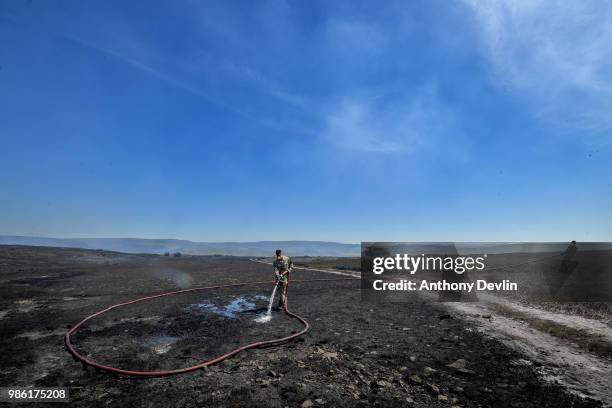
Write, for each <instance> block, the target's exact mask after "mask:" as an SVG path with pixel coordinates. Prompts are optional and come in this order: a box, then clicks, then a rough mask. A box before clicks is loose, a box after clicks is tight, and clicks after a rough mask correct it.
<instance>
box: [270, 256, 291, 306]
mask: <svg viewBox="0 0 612 408" xmlns="http://www.w3.org/2000/svg"><path fill="white" fill-rule="evenodd" d="M272 265H273V266H274V275H275V276H276V286H277V287H278V290H279V291H280V299H279V300H278V307H281V308H282V307H284V306H285V305H286V304H287V280H288V279H289V272H291V270H292V269H293V262H292V261H291V258H289V257H288V256H285V255H283V253H282V251H281V250H280V249H277V250H276V259H275V260H274V263H273V264H272Z"/></svg>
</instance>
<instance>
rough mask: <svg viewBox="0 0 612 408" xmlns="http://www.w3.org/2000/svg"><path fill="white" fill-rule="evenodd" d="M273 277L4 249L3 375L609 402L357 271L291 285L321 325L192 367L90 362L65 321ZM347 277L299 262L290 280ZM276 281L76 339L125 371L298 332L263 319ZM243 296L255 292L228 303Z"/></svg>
mask: <svg viewBox="0 0 612 408" xmlns="http://www.w3.org/2000/svg"><path fill="white" fill-rule="evenodd" d="M271 276H272V273H271V271H270V267H269V266H267V265H264V264H261V263H255V262H252V261H249V260H248V259H240V258H230V257H182V258H168V257H163V256H154V255H126V254H118V253H112V252H103V251H84V250H71V249H50V248H32V247H10V246H3V247H0V291H1V296H0V302H1V308H0V334H1V337H0V342H1V345H0V347H1V350H2V353H0V370H1V371H0V386H67V387H69V388H70V392H71V404H72V405H74V406H83V407H91V406H106V405H109V406H169V407H189V406H199V407H205V406H210V407H218V406H236V407H238V406H249V407H254V406H255V407H257V406H262V407H264V406H265V407H269V406H272V407H276V406H278V407H284V406H290V407H294V406H313V407H314V406H329V407H336V406H363V407H366V406H416V407H431V406H434V407H436V406H438V407H451V406H459V407H489V406H490V407H569V406H572V407H591V406H599V404H598V403H597V402H596V401H592V400H588V399H584V398H578V397H575V396H572V395H570V394H568V393H566V392H565V390H564V389H563V388H562V387H560V386H557V385H554V384H550V383H545V382H544V381H542V380H541V379H540V378H539V377H538V375H537V371H538V367H537V365H535V364H533V363H532V362H529V361H526V360H525V359H524V356H521V355H519V354H517V353H516V352H514V351H511V350H509V349H508V348H506V347H504V346H503V345H501V344H500V343H497V342H496V341H494V340H491V339H488V338H484V337H482V336H481V335H480V334H479V333H477V331H475V330H474V329H473V328H472V327H471V326H470V325H468V324H466V323H465V322H464V321H462V320H460V319H459V318H457V317H456V316H453V315H449V314H448V312H447V311H445V310H444V309H441V306H440V305H439V304H435V303H411V304H367V303H362V302H361V298H360V292H359V281H350V280H336V281H329V282H310V283H297V282H295V283H292V284H290V289H289V291H290V295H289V296H290V308H291V310H293V311H295V312H296V313H298V314H300V315H302V316H304V317H305V318H306V319H307V320H308V321H309V322H310V324H311V330H310V331H309V332H308V333H307V334H306V335H304V336H302V337H301V338H299V339H298V340H297V341H293V342H290V343H288V344H286V345H284V346H279V347H269V348H265V349H256V350H250V351H246V352H243V353H241V354H239V355H237V356H236V357H234V358H232V359H230V360H227V361H225V362H223V363H221V364H219V365H217V366H213V367H211V368H209V369H207V370H201V371H198V372H195V373H191V374H185V375H179V376H173V377H165V378H152V379H139V378H131V377H116V376H113V375H109V374H105V373H96V372H95V371H94V370H91V369H90V370H87V371H83V370H82V368H81V365H80V364H79V363H76V362H74V361H73V360H72V358H71V357H70V355H69V354H68V353H67V352H66V351H65V350H64V346H63V341H62V337H63V334H64V333H65V331H66V329H67V328H68V327H70V325H72V324H74V323H76V322H78V321H79V320H81V319H82V318H83V317H85V316H87V315H89V314H92V313H93V312H95V311H98V310H100V309H102V308H104V307H107V306H109V305H112V304H115V303H119V302H122V301H126V300H131V299H134V298H137V297H142V296H147V295H150V294H154V293H161V292H165V291H170V290H176V289H181V288H191V287H199V286H207V285H213V284H222V283H238V282H250V281H262V280H268V279H271ZM337 277H338V276H336V275H330V274H325V273H318V272H311V271H295V272H294V274H293V275H292V277H291V278H292V279H333V278H337ZM271 289H272V286H271V285H258V286H249V287H242V288H232V289H216V290H206V291H200V292H195V293H189V294H184V295H179V296H173V297H172V298H160V299H156V300H152V301H147V302H142V303H137V304H134V305H130V306H126V307H122V308H117V309H114V310H112V311H111V312H109V313H107V314H104V315H101V316H99V317H96V318H94V319H92V320H91V321H89V322H88V323H87V324H86V325H85V327H83V329H82V330H80V331H79V332H78V333H77V334H76V335H75V336H74V343H75V345H76V347H77V348H78V350H79V351H80V352H81V353H83V354H84V355H86V356H88V357H89V358H92V359H95V360H96V361H99V362H101V363H105V364H110V365H114V366H117V367H121V368H126V369H134V370H162V369H172V368H179V367H185V366H189V365H193V364H196V363H198V362H200V361H202V360H206V359H209V358H212V357H214V356H217V355H219V354H221V353H223V352H225V351H228V350H230V349H232V348H235V347H237V346H239V345H242V344H245V343H250V342H253V341H259V340H265V339H271V338H275V337H283V336H286V335H288V334H290V333H292V332H295V331H296V330H300V329H301V325H300V324H299V323H298V322H296V321H295V320H293V319H290V318H289V317H288V316H286V315H284V314H283V313H282V311H279V310H276V311H275V312H274V313H273V319H272V321H271V322H270V323H267V324H261V323H257V322H255V321H254V319H255V318H256V317H257V315H258V314H259V313H262V312H263V311H264V309H265V307H266V305H267V300H266V299H265V298H266V297H267V296H268V295H269V292H270V291H271ZM236 299H244V300H246V301H247V302H250V303H251V304H247V306H246V307H242V308H239V310H237V311H235V312H232V313H230V314H229V315H227V313H226V314H224V313H225V312H226V311H227V310H226V309H227V306H228V305H231V304H232V302H233V301H235V300H236ZM230 309H231V308H230ZM230 311H231V310H230ZM457 360H459V361H457Z"/></svg>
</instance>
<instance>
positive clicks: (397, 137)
mask: <svg viewBox="0 0 612 408" xmlns="http://www.w3.org/2000/svg"><path fill="white" fill-rule="evenodd" d="M456 125H457V123H456V117H455V115H454V114H453V112H452V110H451V109H450V108H449V107H448V106H446V105H445V104H444V103H443V102H442V101H441V100H440V98H439V97H438V95H437V91H436V88H435V87H434V86H431V85H428V86H424V87H422V88H420V89H417V90H415V92H414V93H413V94H412V95H411V97H410V98H408V99H406V98H403V97H402V98H399V100H398V98H392V100H385V98H363V97H357V98H348V99H344V100H343V101H342V102H340V103H338V104H337V105H336V106H335V108H333V109H332V110H331V111H330V113H329V114H328V116H327V118H326V120H325V127H324V130H323V132H322V135H321V138H322V140H323V141H324V142H325V143H329V144H332V145H334V146H336V147H338V148H341V149H347V150H355V151H363V152H371V153H383V154H392V153H400V152H403V153H410V152H415V151H417V150H419V149H423V148H427V147H428V146H432V145H434V144H435V143H440V141H441V140H442V139H447V138H449V137H451V136H452V134H453V133H454V134H455V135H457V134H458V133H459V128H458V126H456Z"/></svg>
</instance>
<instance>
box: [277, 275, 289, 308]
mask: <svg viewBox="0 0 612 408" xmlns="http://www.w3.org/2000/svg"><path fill="white" fill-rule="evenodd" d="M276 287H277V288H278V289H277V290H278V294H279V299H278V307H283V306H284V305H286V304H287V278H285V279H279V280H278V282H277V283H276Z"/></svg>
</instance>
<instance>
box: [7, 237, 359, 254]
mask: <svg viewBox="0 0 612 408" xmlns="http://www.w3.org/2000/svg"><path fill="white" fill-rule="evenodd" d="M0 245H31V246H48V247H64V248H83V249H103V250H107V251H118V252H128V253H145V254H161V253H164V252H170V253H172V252H181V253H183V254H189V255H214V254H218V255H235V256H270V255H271V254H274V251H275V250H276V249H277V248H282V249H283V252H285V253H286V254H288V255H292V256H297V255H302V256H359V255H360V251H361V249H360V244H341V243H338V242H326V241H258V242H193V241H187V240H180V239H142V238H43V237H26V236H14V235H0Z"/></svg>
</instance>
